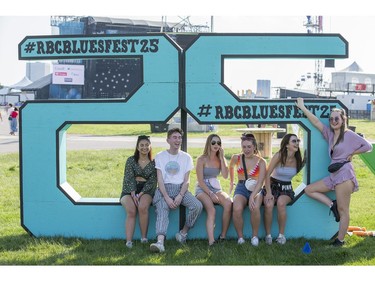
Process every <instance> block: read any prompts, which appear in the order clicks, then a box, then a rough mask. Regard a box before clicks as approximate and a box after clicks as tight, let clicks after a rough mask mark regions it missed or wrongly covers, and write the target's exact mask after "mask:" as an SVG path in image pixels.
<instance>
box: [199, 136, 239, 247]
mask: <svg viewBox="0 0 375 281" xmlns="http://www.w3.org/2000/svg"><path fill="white" fill-rule="evenodd" d="M196 172H197V186H196V188H195V196H196V197H197V198H198V199H199V201H201V202H202V204H203V206H204V208H205V209H206V211H207V219H206V229H207V236H208V245H210V246H211V245H213V244H214V243H215V238H214V228H215V216H216V209H215V206H214V204H220V205H221V206H222V207H223V209H224V210H223V218H222V228H221V233H220V235H219V238H218V241H223V240H224V239H225V237H226V235H227V231H228V228H229V223H230V219H231V215H232V200H231V198H230V197H229V195H228V194H227V193H225V192H224V191H223V190H222V188H221V185H220V181H219V180H218V179H217V177H218V176H219V175H220V173H221V175H222V176H223V178H224V179H227V178H228V165H227V161H226V159H225V157H224V150H223V148H222V142H221V139H220V137H219V136H218V135H217V134H211V135H209V136H208V137H207V140H206V145H205V147H204V150H203V154H202V155H201V156H199V157H198V160H197V167H196Z"/></svg>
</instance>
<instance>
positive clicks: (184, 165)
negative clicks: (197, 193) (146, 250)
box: [150, 128, 203, 252]
mask: <svg viewBox="0 0 375 281" xmlns="http://www.w3.org/2000/svg"><path fill="white" fill-rule="evenodd" d="M182 136H183V131H182V130H181V129H180V128H173V129H170V130H169V131H168V133H167V142H168V144H169V149H167V150H164V151H161V152H159V153H158V154H157V155H156V157H155V167H156V172H157V178H158V187H159V188H158V189H157V190H156V192H155V196H154V199H153V204H154V205H155V208H156V235H157V242H156V243H152V244H151V245H150V250H151V251H152V252H164V251H165V247H164V240H165V236H166V235H167V230H168V225H169V212H170V210H171V209H176V208H178V207H179V206H180V205H181V204H182V205H183V206H186V207H187V208H188V214H187V218H186V222H185V225H184V227H183V228H182V229H181V230H180V231H179V232H178V233H176V240H177V241H178V242H180V243H182V244H184V243H186V239H187V235H188V231H189V230H190V229H191V228H192V227H193V226H194V224H195V222H196V220H197V219H198V216H199V215H200V214H201V212H202V209H203V206H202V203H201V202H200V201H199V200H198V199H197V198H195V197H194V195H193V194H191V192H190V191H189V184H190V171H191V170H192V169H193V168H194V165H193V159H192V158H191V156H190V155H189V154H188V153H186V152H184V151H181V150H180V146H181V142H182Z"/></svg>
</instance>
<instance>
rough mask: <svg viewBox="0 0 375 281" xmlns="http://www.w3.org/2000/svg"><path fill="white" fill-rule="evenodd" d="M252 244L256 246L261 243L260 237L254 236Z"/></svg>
mask: <svg viewBox="0 0 375 281" xmlns="http://www.w3.org/2000/svg"><path fill="white" fill-rule="evenodd" d="M251 245H253V246H254V247H258V245H259V239H258V237H256V236H254V237H253V238H251Z"/></svg>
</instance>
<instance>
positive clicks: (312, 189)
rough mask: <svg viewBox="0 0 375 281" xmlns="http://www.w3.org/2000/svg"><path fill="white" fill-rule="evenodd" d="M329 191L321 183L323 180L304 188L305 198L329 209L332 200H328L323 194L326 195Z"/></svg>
mask: <svg viewBox="0 0 375 281" xmlns="http://www.w3.org/2000/svg"><path fill="white" fill-rule="evenodd" d="M329 191H331V190H330V189H329V188H328V187H327V186H326V185H325V183H324V182H323V180H320V181H317V182H314V183H312V184H309V185H308V186H306V188H305V193H306V195H307V196H309V197H311V198H313V199H315V200H318V201H319V202H321V203H323V204H325V205H327V206H328V207H331V204H332V199H331V198H329V197H328V196H327V195H325V194H324V193H327V192H329Z"/></svg>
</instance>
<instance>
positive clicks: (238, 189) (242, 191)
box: [234, 181, 251, 201]
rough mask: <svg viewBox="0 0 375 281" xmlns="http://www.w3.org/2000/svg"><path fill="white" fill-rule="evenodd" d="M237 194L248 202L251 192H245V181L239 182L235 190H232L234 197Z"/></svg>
mask: <svg viewBox="0 0 375 281" xmlns="http://www.w3.org/2000/svg"><path fill="white" fill-rule="evenodd" d="M237 194H240V195H242V196H243V197H245V198H246V200H247V201H249V198H250V195H251V191H249V190H247V188H246V186H245V181H239V182H238V183H237V185H236V189H235V190H234V196H236V195H237Z"/></svg>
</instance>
